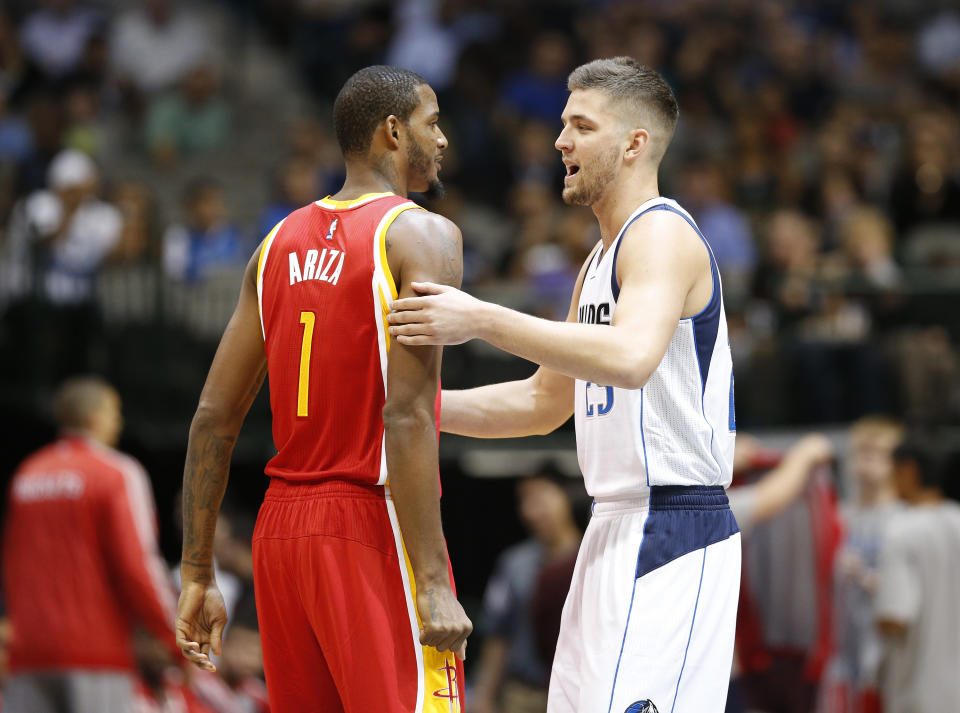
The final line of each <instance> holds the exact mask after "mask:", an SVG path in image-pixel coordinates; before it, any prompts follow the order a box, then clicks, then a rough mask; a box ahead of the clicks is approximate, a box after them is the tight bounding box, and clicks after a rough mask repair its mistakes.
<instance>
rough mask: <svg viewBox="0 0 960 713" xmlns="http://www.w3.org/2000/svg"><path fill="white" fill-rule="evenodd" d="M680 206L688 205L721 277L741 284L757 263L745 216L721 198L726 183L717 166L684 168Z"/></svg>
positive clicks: (701, 164)
mask: <svg viewBox="0 0 960 713" xmlns="http://www.w3.org/2000/svg"><path fill="white" fill-rule="evenodd" d="M681 183H682V188H681V193H682V195H683V202H684V205H688V206H689V210H690V213H691V215H693V217H694V218H695V219H696V221H697V225H699V226H700V229H701V231H703V234H704V235H705V236H707V240H708V241H709V243H710V248H711V249H712V250H713V254H714V256H715V257H716V258H717V266H718V267H719V268H720V272H721V273H722V274H724V275H728V274H729V275H731V276H732V277H734V278H735V279H734V280H730V281H728V282H727V283H725V285H724V286H725V287H727V288H730V287H732V286H735V285H731V282H734V283H737V282H741V281H742V279H743V277H745V276H747V275H749V274H750V273H751V272H752V270H753V268H754V266H755V265H756V262H757V251H756V248H755V247H754V242H753V234H752V233H751V231H750V224H749V223H748V222H747V219H746V217H745V216H744V215H743V213H741V212H740V211H739V210H738V209H737V208H736V207H734V206H733V205H732V204H731V203H730V202H729V199H728V197H727V196H725V195H724V186H725V184H726V181H724V180H723V176H722V174H721V171H720V167H719V166H718V165H716V164H715V163H711V162H708V161H693V162H691V163H688V164H687V165H686V166H684V169H683V177H682V179H681Z"/></svg>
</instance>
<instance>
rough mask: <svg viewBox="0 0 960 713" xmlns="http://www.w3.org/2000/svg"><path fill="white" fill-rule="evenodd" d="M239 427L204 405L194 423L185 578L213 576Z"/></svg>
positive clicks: (187, 479) (186, 496)
mask: <svg viewBox="0 0 960 713" xmlns="http://www.w3.org/2000/svg"><path fill="white" fill-rule="evenodd" d="M237 430H238V429H236V428H234V427H233V426H232V424H224V423H222V422H221V421H220V420H219V419H217V418H216V417H215V416H214V415H212V414H211V413H208V412H206V411H205V410H204V409H203V408H202V407H201V408H200V409H198V410H197V413H196V415H195V416H194V418H193V423H192V424H191V426H190V441H189V443H188V445H187V460H186V464H185V466H184V469H183V553H182V558H181V564H180V572H181V576H182V577H183V579H190V580H208V579H211V578H212V577H213V537H214V532H215V531H216V527H217V516H218V515H219V513H220V504H221V502H222V501H223V494H224V492H225V491H226V489H227V479H228V478H229V475H230V457H231V455H232V454H233V446H234V443H235V442H236V440H237Z"/></svg>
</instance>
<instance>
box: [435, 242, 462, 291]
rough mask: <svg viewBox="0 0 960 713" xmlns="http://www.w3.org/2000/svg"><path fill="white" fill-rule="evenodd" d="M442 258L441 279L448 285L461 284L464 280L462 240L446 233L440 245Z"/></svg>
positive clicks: (439, 250)
mask: <svg viewBox="0 0 960 713" xmlns="http://www.w3.org/2000/svg"><path fill="white" fill-rule="evenodd" d="M438 248H439V249H438V252H439V255H440V259H441V265H440V274H439V275H438V277H439V278H440V281H441V282H443V283H444V284H447V285H454V286H456V287H459V286H460V283H461V282H462V281H463V253H462V250H461V247H460V242H459V241H458V240H456V238H454V237H453V236H449V235H445V236H444V237H443V238H442V240H441V241H440V244H439V245H438Z"/></svg>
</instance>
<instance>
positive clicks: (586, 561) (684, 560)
mask: <svg viewBox="0 0 960 713" xmlns="http://www.w3.org/2000/svg"><path fill="white" fill-rule="evenodd" d="M739 590H740V532H739V528H738V527H737V523H736V520H735V519H734V517H733V513H731V512H730V508H729V506H728V504H727V496H726V493H725V492H724V491H723V488H720V487H681V486H654V487H652V488H651V490H650V494H649V496H648V497H646V498H642V499H634V500H616V501H609V502H602V501H601V502H597V503H595V504H594V508H593V517H592V518H591V520H590V524H589V526H588V527H587V531H586V533H585V534H584V538H583V543H582V544H581V546H580V553H579V555H578V558H577V565H576V568H575V570H574V574H573V581H572V583H571V585H570V592H569V594H568V595H567V600H566V603H565V604H564V607H563V617H562V620H561V625H560V638H559V641H558V642H557V653H556V656H555V658H554V661H553V671H552V673H551V676H550V694H549V700H548V704H547V711H548V713H641V712H643V713H653V712H654V711H659V713H722V711H723V709H724V705H725V703H726V698H727V686H728V683H729V679H730V665H731V661H732V659H733V635H734V631H735V629H736V618H737V600H738V596H739Z"/></svg>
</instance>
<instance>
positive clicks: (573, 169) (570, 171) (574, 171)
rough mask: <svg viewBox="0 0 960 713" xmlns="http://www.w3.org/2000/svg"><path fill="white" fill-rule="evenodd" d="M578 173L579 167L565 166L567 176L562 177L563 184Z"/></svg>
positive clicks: (574, 165) (573, 165)
mask: <svg viewBox="0 0 960 713" xmlns="http://www.w3.org/2000/svg"><path fill="white" fill-rule="evenodd" d="M579 172H580V167H579V166H577V165H576V164H573V163H571V164H567V175H566V176H564V178H563V180H564V182H566V181H569V180H570V179H571V178H573V177H574V176H576V175H577V174H578V173H579Z"/></svg>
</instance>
